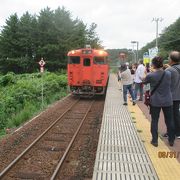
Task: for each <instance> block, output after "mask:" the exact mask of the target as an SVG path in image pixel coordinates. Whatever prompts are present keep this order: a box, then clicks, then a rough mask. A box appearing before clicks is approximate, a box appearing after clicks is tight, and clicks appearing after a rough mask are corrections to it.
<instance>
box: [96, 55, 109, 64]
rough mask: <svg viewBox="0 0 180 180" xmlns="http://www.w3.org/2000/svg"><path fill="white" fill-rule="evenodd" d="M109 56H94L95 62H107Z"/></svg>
mask: <svg viewBox="0 0 180 180" xmlns="http://www.w3.org/2000/svg"><path fill="white" fill-rule="evenodd" d="M106 63H107V57H104V56H96V57H94V64H106Z"/></svg>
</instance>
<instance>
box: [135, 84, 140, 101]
mask: <svg viewBox="0 0 180 180" xmlns="http://www.w3.org/2000/svg"><path fill="white" fill-rule="evenodd" d="M138 91H139V83H135V88H134V98H135V100H136V99H137V93H138Z"/></svg>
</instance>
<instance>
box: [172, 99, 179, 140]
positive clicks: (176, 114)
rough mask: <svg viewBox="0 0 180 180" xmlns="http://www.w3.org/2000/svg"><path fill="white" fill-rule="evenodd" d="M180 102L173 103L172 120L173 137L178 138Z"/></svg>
mask: <svg viewBox="0 0 180 180" xmlns="http://www.w3.org/2000/svg"><path fill="white" fill-rule="evenodd" d="M179 105H180V101H173V119H174V128H175V135H176V136H177V137H178V138H180V112H179Z"/></svg>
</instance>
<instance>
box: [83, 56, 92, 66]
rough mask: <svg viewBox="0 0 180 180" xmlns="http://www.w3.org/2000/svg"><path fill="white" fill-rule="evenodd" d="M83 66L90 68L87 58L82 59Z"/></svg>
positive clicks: (89, 61)
mask: <svg viewBox="0 0 180 180" xmlns="http://www.w3.org/2000/svg"><path fill="white" fill-rule="evenodd" d="M83 65H84V66H90V65H91V60H90V59H89V58H84V61H83Z"/></svg>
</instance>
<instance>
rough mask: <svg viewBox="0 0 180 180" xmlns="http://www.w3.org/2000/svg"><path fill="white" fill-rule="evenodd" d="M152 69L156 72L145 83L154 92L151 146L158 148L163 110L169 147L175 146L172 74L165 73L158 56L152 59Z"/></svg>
mask: <svg viewBox="0 0 180 180" xmlns="http://www.w3.org/2000/svg"><path fill="white" fill-rule="evenodd" d="M152 67H153V69H154V71H153V72H152V73H149V74H148V75H147V76H146V77H145V79H144V81H143V83H144V84H147V83H150V92H152V91H153V89H155V90H154V93H153V95H152V96H151V97H150V114H151V134H152V141H151V144H152V145H153V146H155V147H157V146H158V121H159V115H160V111H161V109H162V110H163V114H164V118H165V122H166V125H167V131H168V135H169V137H168V138H169V139H168V140H169V145H170V146H173V144H174V139H175V134H174V123H173V106H172V105H173V99H172V93H171V73H170V72H169V71H164V70H163V69H162V67H163V59H162V58H161V57H159V56H156V57H154V58H153V59H152Z"/></svg>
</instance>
